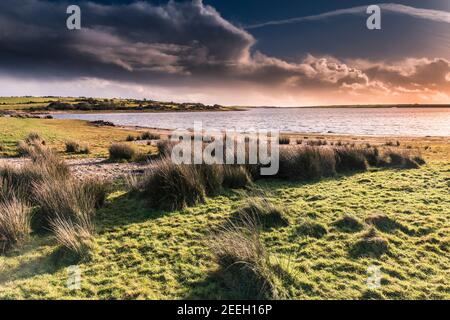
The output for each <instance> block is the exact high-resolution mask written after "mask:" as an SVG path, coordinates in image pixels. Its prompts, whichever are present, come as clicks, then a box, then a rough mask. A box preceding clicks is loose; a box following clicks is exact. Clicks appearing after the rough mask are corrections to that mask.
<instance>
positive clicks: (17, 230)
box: [0, 197, 32, 252]
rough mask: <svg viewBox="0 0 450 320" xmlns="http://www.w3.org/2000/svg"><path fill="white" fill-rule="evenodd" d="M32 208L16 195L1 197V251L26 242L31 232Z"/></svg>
mask: <svg viewBox="0 0 450 320" xmlns="http://www.w3.org/2000/svg"><path fill="white" fill-rule="evenodd" d="M31 212H32V211H31V208H30V207H29V206H28V205H27V204H26V203H24V202H23V201H21V200H19V199H18V198H16V197H10V198H9V199H0V252H5V251H7V250H9V249H11V248H13V247H19V246H21V245H22V244H24V243H25V242H26V241H27V239H28V237H29V235H30V233H31Z"/></svg>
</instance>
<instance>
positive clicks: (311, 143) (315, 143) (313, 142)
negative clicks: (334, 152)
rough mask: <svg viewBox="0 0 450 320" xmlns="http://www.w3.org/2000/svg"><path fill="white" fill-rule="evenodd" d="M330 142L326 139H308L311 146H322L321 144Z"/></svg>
mask: <svg viewBox="0 0 450 320" xmlns="http://www.w3.org/2000/svg"><path fill="white" fill-rule="evenodd" d="M327 144H328V142H327V141H326V140H308V141H306V145H308V146H310V147H320V146H326V145H327Z"/></svg>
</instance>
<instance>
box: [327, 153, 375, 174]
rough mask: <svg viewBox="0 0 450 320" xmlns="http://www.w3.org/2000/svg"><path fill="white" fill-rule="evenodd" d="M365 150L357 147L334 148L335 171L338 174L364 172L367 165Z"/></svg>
mask: <svg viewBox="0 0 450 320" xmlns="http://www.w3.org/2000/svg"><path fill="white" fill-rule="evenodd" d="M365 150H366V149H363V148H359V147H340V148H335V149H334V151H335V153H336V170H337V171H338V172H350V171H366V170H367V169H368V164H367V160H366V155H365V152H366V151H365Z"/></svg>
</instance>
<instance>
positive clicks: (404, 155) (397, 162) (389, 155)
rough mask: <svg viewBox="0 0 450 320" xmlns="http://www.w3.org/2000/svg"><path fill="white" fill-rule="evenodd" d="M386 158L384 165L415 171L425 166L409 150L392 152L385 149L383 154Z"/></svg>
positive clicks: (423, 162) (418, 157) (419, 157)
mask: <svg viewBox="0 0 450 320" xmlns="http://www.w3.org/2000/svg"><path fill="white" fill-rule="evenodd" d="M384 156H385V158H386V161H385V165H386V166H390V167H398V168H404V169H417V168H419V167H420V165H423V164H425V160H424V159H423V158H422V157H421V156H420V155H418V154H415V153H413V152H412V151H411V150H393V149H386V150H385V152H384Z"/></svg>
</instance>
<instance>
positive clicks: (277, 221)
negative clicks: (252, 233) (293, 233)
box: [233, 197, 289, 229]
mask: <svg viewBox="0 0 450 320" xmlns="http://www.w3.org/2000/svg"><path fill="white" fill-rule="evenodd" d="M233 218H234V220H235V221H245V220H246V219H249V218H250V219H251V220H252V221H255V222H257V223H258V224H259V225H261V226H262V227H263V228H265V229H270V228H276V227H285V226H287V225H289V217H288V214H287V209H286V208H285V207H282V206H280V205H275V204H273V203H271V202H270V201H269V200H268V199H267V198H266V197H251V198H249V199H247V200H246V202H245V204H244V205H243V206H242V207H240V208H239V209H238V210H237V211H236V212H235V213H234V214H233Z"/></svg>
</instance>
